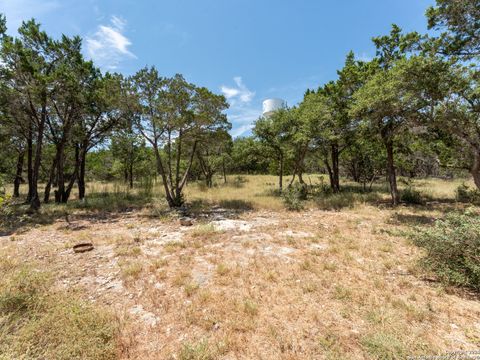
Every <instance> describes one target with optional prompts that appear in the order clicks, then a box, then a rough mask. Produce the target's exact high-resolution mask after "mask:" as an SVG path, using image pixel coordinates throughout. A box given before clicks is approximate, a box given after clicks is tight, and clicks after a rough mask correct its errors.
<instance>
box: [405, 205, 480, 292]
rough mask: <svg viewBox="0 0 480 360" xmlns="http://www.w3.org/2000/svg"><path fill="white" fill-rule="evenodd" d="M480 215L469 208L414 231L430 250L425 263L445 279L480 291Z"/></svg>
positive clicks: (416, 236) (419, 242)
mask: <svg viewBox="0 0 480 360" xmlns="http://www.w3.org/2000/svg"><path fill="white" fill-rule="evenodd" d="M479 215H480V214H479V213H478V211H476V210H471V209H470V210H467V211H466V212H465V213H463V214H459V213H451V214H448V215H447V216H446V217H445V218H444V219H441V220H437V221H436V222H435V225H434V226H433V227H428V228H418V229H416V231H415V233H414V234H412V237H413V240H414V242H415V244H416V245H418V246H420V247H422V248H424V249H425V251H426V256H425V257H424V258H423V259H422V264H423V265H424V266H425V267H426V268H427V269H428V270H431V271H433V272H434V273H435V274H436V275H437V276H438V277H439V279H440V280H441V281H443V282H445V283H447V284H451V285H457V286H464V287H469V288H472V289H474V290H476V291H480V258H479V255H478V249H480V216H479Z"/></svg>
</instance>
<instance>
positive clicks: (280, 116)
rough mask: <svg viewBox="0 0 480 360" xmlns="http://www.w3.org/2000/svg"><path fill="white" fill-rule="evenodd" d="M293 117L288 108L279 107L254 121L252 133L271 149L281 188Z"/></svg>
mask: <svg viewBox="0 0 480 360" xmlns="http://www.w3.org/2000/svg"><path fill="white" fill-rule="evenodd" d="M293 122H294V118H293V116H292V111H291V110H289V109H280V110H277V111H276V112H274V113H273V114H272V115H270V116H269V117H262V118H260V119H258V120H257V121H256V122H255V125H254V128H253V133H254V134H255V136H256V137H257V138H258V139H259V140H260V141H261V142H262V143H263V144H264V145H265V146H267V147H269V148H270V149H271V150H272V156H273V158H274V159H276V160H277V161H278V188H279V190H280V191H282V190H283V172H284V165H285V160H286V157H287V151H288V149H289V145H290V141H291V139H292V131H291V130H292V124H293Z"/></svg>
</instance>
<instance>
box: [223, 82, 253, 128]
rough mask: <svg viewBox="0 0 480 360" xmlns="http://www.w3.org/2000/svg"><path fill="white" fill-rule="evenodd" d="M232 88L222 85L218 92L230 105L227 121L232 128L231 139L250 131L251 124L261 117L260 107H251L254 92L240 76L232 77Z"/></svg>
mask: <svg viewBox="0 0 480 360" xmlns="http://www.w3.org/2000/svg"><path fill="white" fill-rule="evenodd" d="M233 81H234V82H235V85H236V86H234V87H230V86H225V85H222V86H221V87H220V90H221V91H222V93H223V95H224V96H225V97H226V98H227V100H228V102H229V103H230V109H229V110H228V119H229V121H230V122H231V123H232V125H233V128H232V131H231V134H232V136H233V137H237V136H241V135H244V134H245V133H247V132H248V131H250V130H251V129H252V127H253V122H254V121H255V120H257V119H258V118H259V116H260V115H261V113H262V112H261V107H260V106H258V107H257V106H255V105H252V101H253V100H254V98H255V92H254V91H251V90H249V89H248V87H247V86H246V85H245V84H244V83H243V80H242V78H241V77H240V76H237V77H234V78H233Z"/></svg>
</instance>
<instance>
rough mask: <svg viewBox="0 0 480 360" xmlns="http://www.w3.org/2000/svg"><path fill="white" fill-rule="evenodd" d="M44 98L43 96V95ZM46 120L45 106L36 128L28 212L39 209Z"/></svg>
mask: <svg viewBox="0 0 480 360" xmlns="http://www.w3.org/2000/svg"><path fill="white" fill-rule="evenodd" d="M44 96H45V95H44ZM46 120H47V108H46V105H44V106H43V108H42V113H41V116H40V121H39V123H38V128H37V139H36V140H37V143H36V147H35V161H34V163H33V170H32V193H31V199H30V210H33V211H37V210H39V209H40V197H39V196H38V178H39V172H40V164H41V162H42V146H43V133H44V131H45V121H46Z"/></svg>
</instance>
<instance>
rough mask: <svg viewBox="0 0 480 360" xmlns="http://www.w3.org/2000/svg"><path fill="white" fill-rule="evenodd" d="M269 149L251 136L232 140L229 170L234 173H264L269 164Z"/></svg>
mask: <svg viewBox="0 0 480 360" xmlns="http://www.w3.org/2000/svg"><path fill="white" fill-rule="evenodd" d="M269 151H270V149H269V148H268V147H266V146H264V145H263V144H262V143H261V142H260V141H258V140H256V139H255V138H254V137H253V136H248V137H237V138H235V139H234V140H233V144H232V152H231V156H230V158H231V162H230V167H229V168H230V171H232V172H233V173H234V174H258V173H264V172H265V169H268V166H269V158H270V156H269V154H268V152H269Z"/></svg>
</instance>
